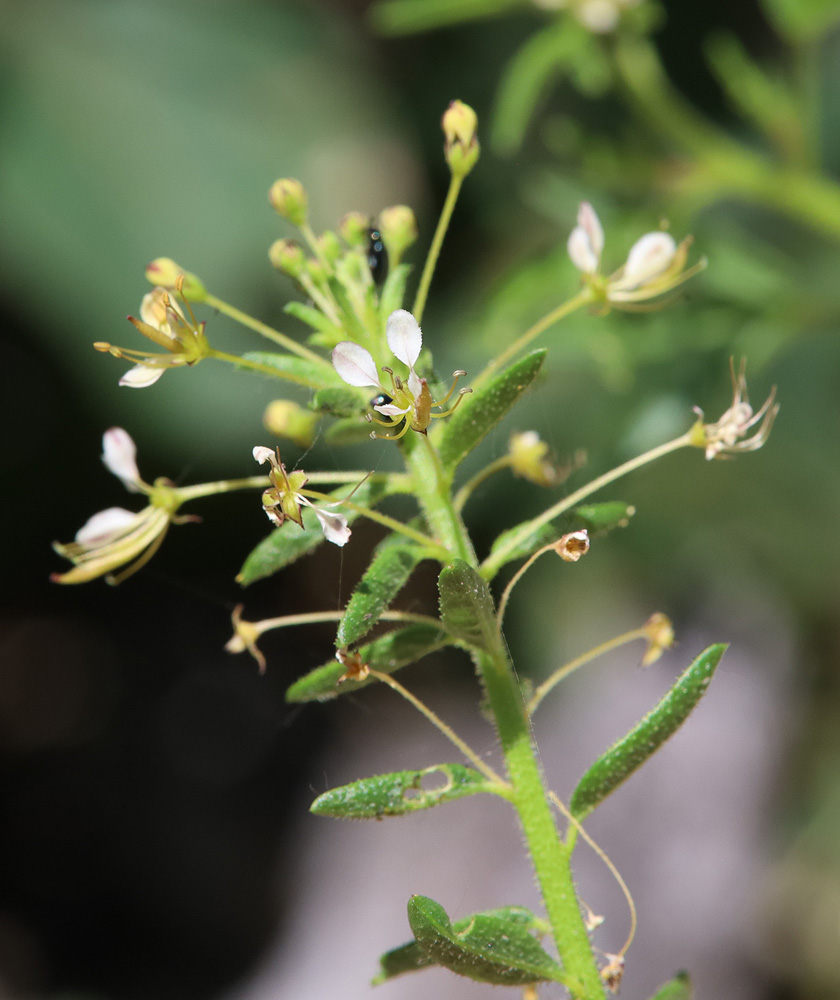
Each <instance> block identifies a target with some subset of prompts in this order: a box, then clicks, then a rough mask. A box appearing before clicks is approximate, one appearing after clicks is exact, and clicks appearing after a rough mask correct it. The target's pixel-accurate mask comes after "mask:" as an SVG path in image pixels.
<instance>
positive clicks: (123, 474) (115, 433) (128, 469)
mask: <svg viewBox="0 0 840 1000" xmlns="http://www.w3.org/2000/svg"><path fill="white" fill-rule="evenodd" d="M102 461H103V462H104V463H105V468H106V469H107V470H108V471H109V472H113V474H114V475H115V476H116V477H117V478H118V479H121V480H122V483H123V486H125V488H126V489H127V490H128V491H129V493H140V492H142V490H141V489H140V486H139V485H138V483H140V482H142V480H141V479H140V471H139V469H138V468H137V445H136V444H135V443H134V441H133V440H132V437H131V435H130V434H129V433H128V431H124V430H123V429H122V427H112V428H110V430H107V431H105V433H104V434H103V436H102Z"/></svg>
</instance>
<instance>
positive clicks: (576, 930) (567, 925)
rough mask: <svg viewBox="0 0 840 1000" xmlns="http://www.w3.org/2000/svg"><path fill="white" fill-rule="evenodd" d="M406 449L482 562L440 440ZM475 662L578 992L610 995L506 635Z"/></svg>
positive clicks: (471, 555)
mask: <svg viewBox="0 0 840 1000" xmlns="http://www.w3.org/2000/svg"><path fill="white" fill-rule="evenodd" d="M403 453H404V457H405V461H406V464H407V466H408V469H409V472H410V473H411V474H412V476H413V478H414V486H415V490H416V495H417V497H418V499H419V501H420V505H421V507H422V509H423V513H424V515H425V517H426V521H427V524H428V527H429V530H430V531H431V532H432V534H433V535H434V536H435V538H436V539H437V540H438V541H439V542H441V543H442V544H443V545H445V546H446V547H447V548H448V549H449V551H450V552H451V554H452V558H453V559H456V558H457V559H463V560H464V561H465V562H467V563H469V564H470V565H471V566H473V567H477V565H478V560H477V558H476V555H475V551H474V549H473V547H472V542H471V541H470V537H469V535H468V533H467V530H466V528H465V526H464V523H463V521H462V520H461V516H460V513H459V512H458V510H457V509H456V507H455V504H454V502H453V499H452V486H451V477H450V476H449V475H447V473H446V471H445V470H444V468H443V466H442V464H441V461H440V457H439V455H438V453H437V451H436V449H435V447H434V445H433V444H432V442H431V441H429V439H428V438H427V437H426V435H424V434H418V433H416V432H414V431H410V432H409V434H408V436H407V439H404V444H403ZM475 662H476V666H477V667H478V671H479V673H480V675H481V678H482V681H483V683H484V688H485V691H486V692H487V697H488V701H489V705H490V710H491V712H492V713H493V717H494V720H495V723H496V730H497V732H498V734H499V740H500V742H501V745H502V751H503V753H504V758H505V764H506V767H507V773H508V777H509V779H510V783H511V787H512V796H511V799H512V802H513V805H514V808H515V809H516V812H517V814H518V816H519V821H520V823H521V825H522V830H523V832H524V834H525V841H526V843H527V845H528V850H529V852H530V855H531V861H532V863H533V866H534V871H535V873H536V876H537V881H538V883H539V886H540V890H541V891H542V896H543V901H544V903H545V909H546V913H547V914H548V919H549V922H550V924H551V928H552V934H553V937H554V941H555V944H556V946H557V952H558V954H559V956H560V960H561V962H562V963H563V967H564V969H565V971H566V973H567V974H568V975H569V978H570V986H569V989H570V992H571V994H572V996H573V997H574V998H575V1000H604V996H605V994H604V986H603V984H602V982H601V977H600V974H599V971H598V966H597V964H596V962H595V956H594V955H593V953H592V947H591V945H590V943H589V935H588V933H587V930H586V926H585V924H584V921H583V916H582V914H581V910H580V906H579V904H578V900H577V893H576V891H575V885H574V881H573V879H572V870H571V853H572V848H571V847H568V846H567V845H566V844H565V843H564V842H563V841H562V840H561V838H560V836H559V834H558V831H557V826H556V824H555V820H554V815H553V813H552V811H551V806H550V804H549V799H548V791H547V788H546V784H545V781H544V778H543V775H542V771H541V770H540V766H539V763H538V759H537V750H536V746H535V745H534V742H533V740H532V738H531V725H530V719H529V716H528V713H527V710H526V708H525V703H524V700H523V697H522V692H521V690H520V688H519V684H518V682H517V680H516V677H515V675H514V672H513V665H512V664H511V662H510V659H509V658H508V655H507V652H506V650H505V648H504V644H503V642H502V638H501V635H499V637H498V640H497V642H496V644H495V648H493V649H492V650H489V651H481V652H476V653H475Z"/></svg>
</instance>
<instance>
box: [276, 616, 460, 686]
mask: <svg viewBox="0 0 840 1000" xmlns="http://www.w3.org/2000/svg"><path fill="white" fill-rule="evenodd" d="M453 641H454V640H453V637H452V636H450V635H448V634H447V633H446V631H445V630H444V629H443V628H442V627H438V626H436V625H432V624H431V622H430V623H429V624H428V625H427V624H424V623H422V622H418V623H417V624H413V625H408V626H406V627H405V628H400V629H395V630H394V631H393V632H387V633H386V634H385V635H381V636H379V637H378V638H376V639H374V640H373V641H371V642H369V643H367V644H365V645H364V646H362V647H361V648H360V649H359V655H360V657H361V658H362V662H363V663H367V665H368V666H369V667H370V668H371V669H372V670H378V671H379V672H380V673H381V674H392V673H393V672H394V671H395V670H399V669H400V667H406V666H408V665H409V664H410V663H415V662H416V661H417V660H419V659H421V658H422V657H424V656H428V654H429V653H433V652H435V650H438V649H442V648H443V647H444V646H448V645H451V643H452V642H453ZM346 672H347V669H346V667H344V666H342V664H340V663H339V662H338V661H337V660H330V661H329V662H328V663H325V664H324V665H323V666H321V667H316V668H315V669H314V670H311V671H310V672H309V673H308V674H306V675H305V676H303V677H301V678H300V679H299V680H297V681H295V683H294V684H292V686H291V687H290V688H289V689H288V691H286V701H295V702H297V701H326V700H327V699H329V698H334V697H335V696H336V695H339V694H348V693H350V692H355V691H358V690H359V689H360V688H363V687H365V686H366V685H367V684H373V683H374V682H375V678H368V679H367V680H363V681H346V682H345V683H343V684H339V683H338V678H339V677H341V676H342V675H343V674H345V673H346Z"/></svg>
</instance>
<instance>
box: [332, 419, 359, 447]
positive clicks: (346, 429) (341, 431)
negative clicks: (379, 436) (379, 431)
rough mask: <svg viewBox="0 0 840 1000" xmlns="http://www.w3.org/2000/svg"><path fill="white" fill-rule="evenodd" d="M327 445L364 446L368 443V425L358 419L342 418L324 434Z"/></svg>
mask: <svg viewBox="0 0 840 1000" xmlns="http://www.w3.org/2000/svg"><path fill="white" fill-rule="evenodd" d="M324 441H325V442H326V443H327V444H335V445H343V444H364V442H365V441H370V424H368V423H366V422H365V421H364V420H362V419H361V418H360V417H342V419H341V420H336V421H335V423H333V424H330V426H329V427H328V428H327V429H326V431H325V432H324Z"/></svg>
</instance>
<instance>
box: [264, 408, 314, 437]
mask: <svg viewBox="0 0 840 1000" xmlns="http://www.w3.org/2000/svg"><path fill="white" fill-rule="evenodd" d="M320 419H321V416H320V414H318V413H313V412H312V411H311V410H305V409H304V408H303V407H302V406H299V405H298V404H297V403H294V402H292V401H291V400H290V399H275V400H274V402H273V403H269V404H268V406H267V407H266V409H265V413H264V414H263V426H264V427H265V429H266V430H267V431H268V432H269V433H270V434H273V435H274V436H275V437H279V438H287V439H288V440H289V441H294V443H295V444H297V445H300V447H301V448H308V447H309V446H310V445H311V444H312V442H313V441H314V440H315V429H316V427H317V426H318V421H319V420H320Z"/></svg>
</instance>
